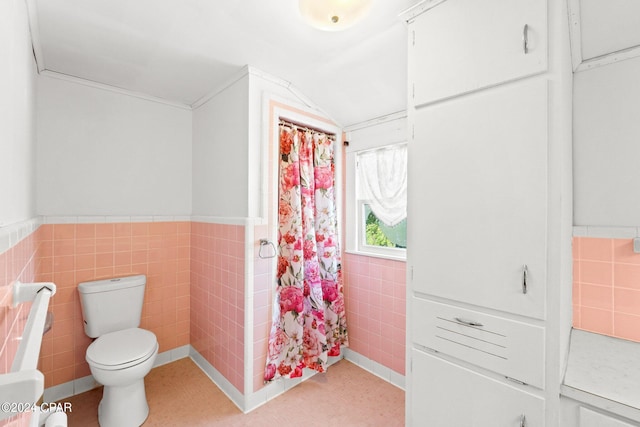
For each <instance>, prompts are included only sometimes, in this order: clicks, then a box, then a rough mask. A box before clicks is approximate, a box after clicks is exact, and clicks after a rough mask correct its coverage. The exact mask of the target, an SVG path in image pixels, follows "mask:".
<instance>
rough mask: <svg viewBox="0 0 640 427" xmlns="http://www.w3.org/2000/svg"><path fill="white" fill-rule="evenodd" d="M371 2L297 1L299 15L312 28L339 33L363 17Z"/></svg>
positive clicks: (351, 0)
mask: <svg viewBox="0 0 640 427" xmlns="http://www.w3.org/2000/svg"><path fill="white" fill-rule="evenodd" d="M371 1H372V0H299V1H298V6H299V8H300V14H301V15H302V17H303V18H304V20H305V21H306V22H307V23H308V24H309V25H311V26H312V27H314V28H318V29H320V30H324V31H341V30H346V29H347V28H350V27H352V26H353V25H355V24H356V23H357V22H358V21H360V20H361V19H362V18H364V17H365V15H366V14H367V12H369V9H370V7H371Z"/></svg>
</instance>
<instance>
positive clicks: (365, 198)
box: [347, 143, 407, 258]
mask: <svg viewBox="0 0 640 427" xmlns="http://www.w3.org/2000/svg"><path fill="white" fill-rule="evenodd" d="M352 158H353V161H352V163H351V164H352V165H353V167H354V169H355V171H354V173H352V174H351V177H352V179H353V180H354V181H355V185H354V187H355V188H354V191H353V192H352V193H351V194H352V195H353V200H352V203H353V204H354V211H355V212H354V213H355V215H354V218H353V219H354V220H353V223H352V224H351V227H354V228H355V229H356V230H357V231H356V233H355V235H354V238H355V240H356V242H355V245H354V248H353V249H354V250H355V251H356V252H359V253H367V254H373V255H379V256H385V257H392V258H404V257H405V255H406V246H407V145H406V143H399V144H392V145H386V146H383V147H378V148H373V149H366V150H359V151H355V152H353V156H352ZM347 204H349V201H348V202H347Z"/></svg>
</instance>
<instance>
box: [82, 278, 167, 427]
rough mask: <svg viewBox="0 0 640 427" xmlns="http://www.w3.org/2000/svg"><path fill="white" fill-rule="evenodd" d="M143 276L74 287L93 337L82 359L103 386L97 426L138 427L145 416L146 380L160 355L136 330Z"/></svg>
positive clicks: (87, 331)
mask: <svg viewBox="0 0 640 427" xmlns="http://www.w3.org/2000/svg"><path fill="white" fill-rule="evenodd" d="M146 283H147V278H146V276H145V275H137V276H129V277H120V278H115V279H106V280H97V281H93V282H83V283H80V284H79V285H78V292H79V293H80V303H81V306H82V317H83V319H84V332H85V334H87V335H88V336H89V337H91V338H96V339H95V340H94V341H93V343H91V345H89V347H88V348H87V353H86V360H87V363H89V367H90V368H91V374H92V375H93V377H94V379H95V380H96V381H97V382H99V383H100V384H102V385H104V390H103V394H102V400H101V401H100V406H99V407H98V421H99V423H100V426H101V427H129V426H131V427H138V426H140V425H142V423H144V421H145V420H146V419H147V416H148V415H149V405H148V404H147V396H146V393H145V389H144V377H145V376H146V375H147V374H148V373H149V371H150V370H151V368H152V367H153V363H154V361H155V359H156V356H157V355H158V340H157V339H156V336H155V335H154V334H153V332H151V331H147V330H144V329H140V328H139V327H138V326H140V318H141V316H142V303H143V300H144V289H145V285H146Z"/></svg>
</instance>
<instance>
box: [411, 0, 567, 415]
mask: <svg viewBox="0 0 640 427" xmlns="http://www.w3.org/2000/svg"><path fill="white" fill-rule="evenodd" d="M409 15H410V16H409ZM567 18H568V17H567V12H566V3H565V2H560V1H549V2H548V1H547V0H483V1H477V0H444V1H440V0H425V1H424V2H422V3H420V4H418V5H417V6H416V7H414V8H412V9H411V10H410V11H409V12H407V16H406V19H407V22H408V23H409V28H408V30H409V31H408V36H409V40H408V53H409V88H408V89H409V90H408V119H409V133H410V136H409V144H408V146H409V176H408V179H409V181H408V218H409V222H408V229H407V240H408V241H407V268H408V272H407V292H408V294H407V313H408V316H407V319H408V325H409V327H408V330H407V333H408V335H409V340H408V343H409V345H410V346H411V349H408V351H407V355H408V358H409V361H408V362H409V363H408V372H407V381H406V383H407V424H408V425H411V426H416V427H417V426H430V427H450V426H456V427H458V426H460V427H466V426H472V427H484V426H491V427H496V426H508V427H518V426H520V425H525V426H527V427H532V426H545V427H559V425H560V424H559V416H558V413H559V410H558V407H559V392H558V387H559V384H560V382H561V379H560V371H561V369H560V366H561V365H562V363H563V358H564V356H563V355H561V351H560V347H561V345H562V344H561V343H560V341H561V337H560V336H559V335H560V327H559V325H558V324H559V323H560V322H561V321H564V319H565V318H568V316H565V315H563V314H562V310H563V309H564V307H563V306H562V301H560V302H558V301H559V300H560V297H559V295H560V291H559V289H560V287H561V286H569V287H570V286H571V278H570V277H569V278H567V276H570V254H571V249H570V245H571V239H570V238H566V236H569V235H570V230H571V225H572V218H571V207H570V203H571V197H570V196H571V194H570V183H571V179H572V178H571V149H570V145H571V97H570V95H571V93H570V90H569V89H570V84H571V81H570V79H571V68H570V67H569V66H568V65H569V63H570V52H569V47H568V32H569V28H568V22H569V21H568V19H567ZM525 44H526V46H525ZM525 47H526V48H525ZM567 183H569V184H567ZM566 272H569V273H566ZM569 303H570V301H569ZM479 324H481V325H482V326H480V325H479ZM505 377H508V378H505ZM512 380H516V382H517V381H519V382H520V383H518V384H516V382H514V381H512ZM523 416H524V418H522V417H523Z"/></svg>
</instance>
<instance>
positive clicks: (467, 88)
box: [412, 0, 547, 105]
mask: <svg viewBox="0 0 640 427" xmlns="http://www.w3.org/2000/svg"><path fill="white" fill-rule="evenodd" d="M412 29H413V30H412V31H415V33H414V34H413V35H412V39H413V47H412V48H413V51H414V52H413V54H412V56H413V58H414V61H415V64H414V68H415V69H416V70H420V75H419V76H416V77H417V78H416V79H415V80H414V82H413V84H414V88H413V91H414V96H413V98H414V99H413V100H412V102H413V104H414V105H423V104H425V103H429V102H433V101H436V100H439V99H445V98H449V97H452V96H455V95H459V94H463V93H467V92H471V91H474V90H478V89H481V88H485V87H489V86H493V85H496V84H499V83H502V82H505V81H509V80H514V79H518V78H521V77H525V76H529V75H533V74H536V73H541V72H544V71H545V70H546V69H547V5H546V1H544V0H482V1H478V0H448V1H445V2H443V3H440V4H438V5H437V6H435V7H433V8H432V9H430V10H429V11H428V12H427V13H423V14H422V15H420V16H418V17H417V18H415V22H414V24H413V25H412ZM418 77H419V78H418Z"/></svg>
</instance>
